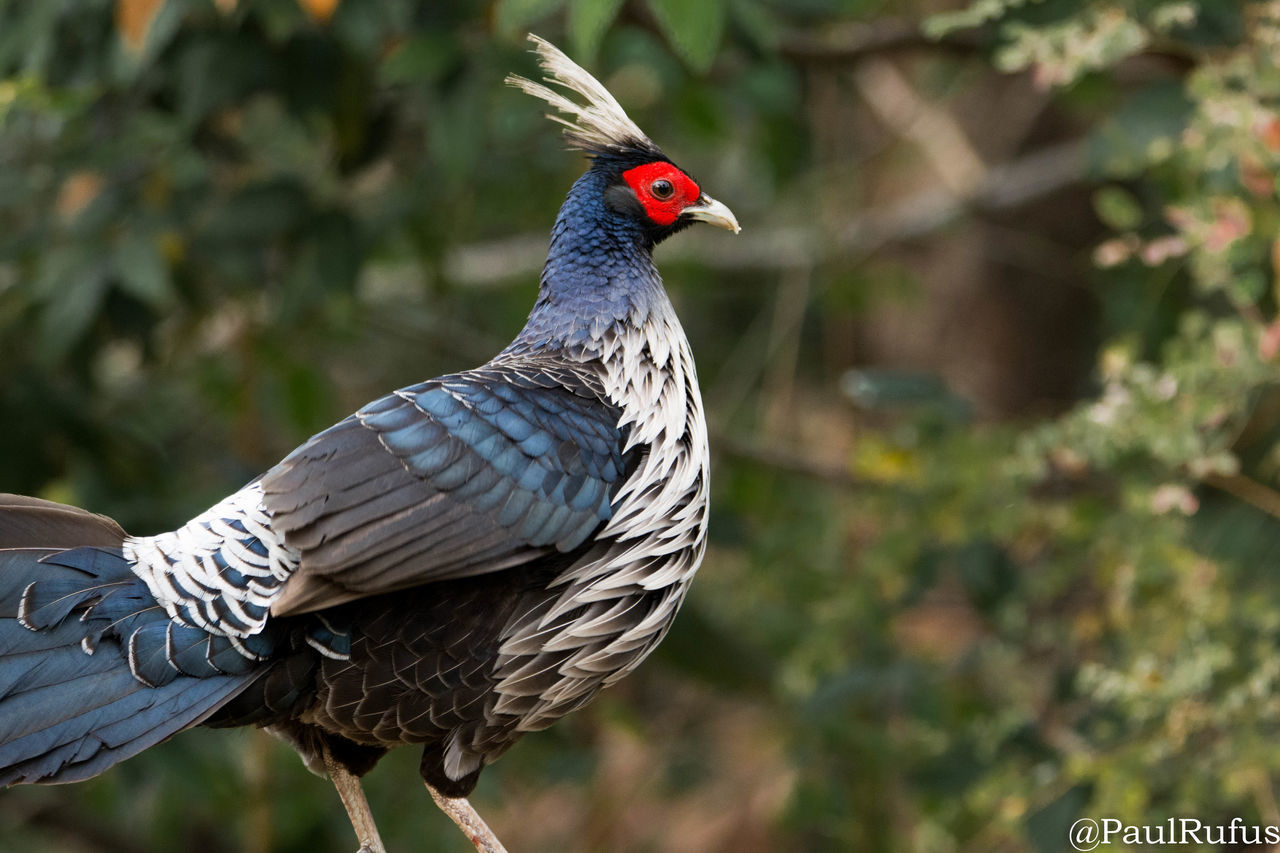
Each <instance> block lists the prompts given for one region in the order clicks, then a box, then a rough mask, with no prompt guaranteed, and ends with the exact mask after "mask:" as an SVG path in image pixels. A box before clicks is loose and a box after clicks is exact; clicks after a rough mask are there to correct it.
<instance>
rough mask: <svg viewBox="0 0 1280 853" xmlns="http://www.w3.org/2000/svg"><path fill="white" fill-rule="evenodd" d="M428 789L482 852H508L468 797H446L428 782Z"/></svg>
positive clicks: (441, 807)
mask: <svg viewBox="0 0 1280 853" xmlns="http://www.w3.org/2000/svg"><path fill="white" fill-rule="evenodd" d="M427 790H428V791H430V792H431V799H433V800H435V801H436V805H437V806H439V807H440V811H442V812H444V813H445V814H447V815H448V816H449V819H450V820H452V821H453V822H454V823H456V824H457V825H458V829H461V830H462V834H463V835H465V836H467V840H468V841H470V842H471V843H472V844H474V845H475V846H476V850H479V851H480V853H507V848H505V847H503V846H502V842H501V841H499V840H498V836H496V835H494V834H493V830H492V829H490V828H489V825H488V824H487V823H485V822H484V819H483V818H482V817H480V815H479V813H477V812H476V810H475V808H474V807H473V806H472V805H471V803H469V802H467V798H466V797H446V796H445V795H444V794H442V793H440V792H439V791H437V790H436V789H435V788H433V787H431V784H430V783H427Z"/></svg>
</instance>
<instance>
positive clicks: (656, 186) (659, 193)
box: [649, 178, 676, 201]
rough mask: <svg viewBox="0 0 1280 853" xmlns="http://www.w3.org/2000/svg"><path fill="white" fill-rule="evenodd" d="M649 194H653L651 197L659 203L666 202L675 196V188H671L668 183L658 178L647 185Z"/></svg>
mask: <svg viewBox="0 0 1280 853" xmlns="http://www.w3.org/2000/svg"><path fill="white" fill-rule="evenodd" d="M649 192H651V193H653V197H654V198H656V199H658V200H659V201H666V200H667V199H669V198H671V196H673V195H675V192H676V188H675V187H673V186H671V182H670V181H668V180H666V179H663V178H659V179H658V180H656V181H654V182H653V183H652V184H650V185H649Z"/></svg>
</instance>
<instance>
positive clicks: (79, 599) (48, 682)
mask: <svg viewBox="0 0 1280 853" xmlns="http://www.w3.org/2000/svg"><path fill="white" fill-rule="evenodd" d="M124 538H125V533H124V531H123V530H122V529H121V528H120V527H119V525H117V524H116V523H115V522H114V521H112V520H110V519H108V518H105V517H103V516H99V515H94V514H92V513H89V512H86V511H84V510H80V509H75V508H73V507H68V506H63V505H61V504H56V503H51V502H49V501H42V500H38V499H35V498H25V497H18V496H15V495H0V787H4V786H6V785H11V784H16V783H20V782H50V783H52V782H75V781H79V780H81V779H87V778H89V777H90V776H95V775H97V774H98V773H101V772H102V771H103V770H106V769H107V768H108V767H111V766H112V765H114V764H116V763H117V762H119V761H123V760H124V759H126V758H129V757H130V756H132V755H136V754H137V753H138V752H141V751H142V750H144V749H146V748H148V747H150V746H153V745H154V744H157V743H159V742H160V741H162V740H165V739H166V738H168V737H170V736H171V735H173V734H175V733H177V732H179V731H182V730H183V729H186V728H189V727H191V726H194V725H196V724H198V723H200V722H201V721H202V720H204V719H205V718H206V717H208V716H209V715H210V714H212V713H213V712H214V711H216V710H217V709H218V708H219V707H220V706H221V705H223V704H224V703H226V702H227V701H229V700H230V699H231V698H232V697H234V696H235V695H237V694H238V693H240V692H241V691H243V690H244V689H245V688H246V687H247V686H248V685H249V684H250V683H252V682H253V680H254V679H255V678H256V677H258V668H257V666H256V665H254V662H252V661H249V660H247V659H246V658H244V657H242V656H240V655H239V654H237V653H235V651H234V650H231V649H229V648H228V647H227V645H226V643H225V641H223V642H219V641H220V640H224V638H218V637H213V636H211V635H209V634H207V633H205V632H203V631H199V630H198V629H194V628H188V627H185V626H182V625H178V624H176V623H174V622H172V621H171V620H170V619H169V617H168V614H167V613H165V611H164V609H163V608H162V607H161V606H160V605H159V604H157V602H156V601H155V599H154V597H153V596H152V595H151V593H150V591H149V590H148V589H147V587H146V585H145V584H144V583H143V582H142V581H141V580H140V579H139V578H138V577H137V576H136V575H134V574H133V572H132V571H130V569H129V564H128V562H127V561H126V560H125V559H124V557H123V555H122V554H121V544H122V543H123V541H124ZM228 652H230V653H228Z"/></svg>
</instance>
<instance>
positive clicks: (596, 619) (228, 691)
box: [0, 37, 738, 850]
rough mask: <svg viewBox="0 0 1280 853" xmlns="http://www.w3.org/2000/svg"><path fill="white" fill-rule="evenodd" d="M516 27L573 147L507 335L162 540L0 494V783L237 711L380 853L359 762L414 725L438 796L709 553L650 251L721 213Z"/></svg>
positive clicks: (110, 761)
mask: <svg viewBox="0 0 1280 853" xmlns="http://www.w3.org/2000/svg"><path fill="white" fill-rule="evenodd" d="M531 38H532V40H533V41H534V42H535V43H536V45H537V47H536V51H537V53H538V55H539V58H540V62H541V65H542V67H543V69H544V71H545V72H546V73H547V75H548V76H547V81H548V82H550V83H555V84H558V85H559V86H561V87H563V88H564V89H566V90H568V91H569V92H571V93H574V94H576V95H577V96H578V97H579V99H580V100H581V103H579V102H578V101H575V100H570V99H569V98H567V97H565V95H563V94H560V93H559V92H556V91H553V90H551V89H549V88H548V87H546V86H544V85H542V84H539V83H534V82H531V81H529V80H524V79H522V78H518V77H512V78H509V81H508V82H510V83H512V84H513V85H516V86H518V87H519V88H521V89H523V90H524V91H525V92H527V93H529V94H531V95H534V96H535V97H538V98H541V99H543V100H545V101H547V102H548V103H549V104H551V105H552V106H553V107H555V108H556V109H557V110H559V111H560V112H561V113H563V114H564V115H565V116H566V117H565V118H557V119H556V120H557V121H560V122H561V123H563V124H564V125H566V127H567V130H566V132H565V137H566V139H567V140H568V142H569V144H570V145H571V146H573V147H575V148H578V149H581V150H583V151H585V152H587V154H589V155H590V157H591V165H590V168H589V169H588V170H587V172H586V173H585V174H584V175H583V176H582V177H581V178H580V179H579V180H578V181H577V182H576V183H575V184H574V185H573V188H572V189H571V190H570V191H569V195H568V198H567V199H566V200H565V203H564V206H563V207H562V208H561V210H560V215H559V217H558V218H557V219H556V223H555V227H554V229H553V230H552V234H551V248H550V252H549V254H548V257H547V262H546V266H545V268H544V270H543V273H542V280H541V287H540V289H539V292H538V299H537V303H536V304H535V305H534V307H533V310H532V312H531V313H530V315H529V319H528V322H527V323H526V325H525V327H524V329H523V330H521V332H520V333H519V335H517V336H516V338H515V340H514V341H513V342H512V343H511V344H510V346H508V347H507V348H506V349H504V350H503V351H502V352H501V353H499V354H498V355H496V356H495V357H494V358H493V359H492V360H491V361H489V362H488V363H487V364H485V365H483V366H481V367H477V368H475V369H473V370H465V371H462V372H460V373H455V374H451V375H448V376H441V377H439V378H436V379H431V380H428V381H426V382H422V383H419V384H417V385H411V386H409V387H407V388H402V389H400V390H398V391H396V392H394V393H392V394H389V395H387V396H386V397H383V398H381V399H379V400H375V401H374V402H372V403H370V404H369V405H367V406H365V407H364V408H363V409H361V410H360V411H358V412H356V413H355V414H354V415H351V416H350V417H348V418H347V419H345V420H343V421H341V422H340V423H338V424H337V425H335V426H333V427H331V428H329V429H327V430H325V431H324V432H321V433H319V434H318V435H316V436H314V437H313V438H312V439H311V440H310V441H308V442H306V443H305V444H303V445H302V446H301V447H299V448H298V449H297V450H295V451H294V452H293V453H291V454H290V455H289V456H288V457H287V458H285V459H284V461H282V462H280V463H279V464H278V465H276V466H275V467H274V468H272V469H271V470H269V471H267V472H266V473H265V474H263V475H262V476H261V477H260V478H258V479H257V480H255V481H254V482H252V483H250V484H249V485H248V486H246V487H245V488H243V489H241V490H240V491H238V492H236V493H235V494H233V495H231V496H229V497H227V498H226V499H225V500H223V501H222V502H220V503H219V504H217V505H216V506H214V507H212V508H211V509H209V510H208V511H207V512H204V513H203V514H201V515H199V516H197V517H196V518H194V519H192V520H191V521H189V522H188V523H187V524H185V525H183V526H182V527H180V528H178V529H177V530H174V531H172V532H169V533H162V534H159V535H157V536H145V537H134V536H128V535H126V534H125V533H124V531H122V530H121V529H120V528H119V527H118V526H117V525H116V524H115V523H114V522H112V521H110V520H108V519H106V518H103V517H101V516H97V515H93V514H91V513H88V512H85V511H83V510H79V509H74V508H71V507H66V506H61V505H58V504H53V503H49V502H46V501H41V500H37V499H33V498H23V497H16V496H4V497H0V785H10V784H15V783H20V782H71V781H76V780H80V779H85V778H88V777H90V776H93V775H95V774H98V773H100V772H102V771H104V770H106V769H107V768H108V767H111V766H112V765H114V764H115V763H116V762H118V761H122V760H123V759H125V758H128V757H129V756H131V755H134V754H136V753H137V752H139V751H141V750H143V749H146V748H147V747H149V746H152V745H153V744H156V743H159V742H160V741H162V740H165V739H166V738H168V737H169V736H171V735H173V734H175V733H176V732H179V731H182V730H183V729H186V728H190V727H192V726H195V725H200V724H203V725H208V726H239V725H249V724H252V725H258V726H263V727H265V728H266V729H267V730H269V731H271V732H272V733H274V734H277V735H279V736H280V737H283V738H285V739H286V740H288V741H289V742H290V743H292V744H293V745H294V746H295V747H296V748H297V749H298V750H299V752H300V753H301V754H302V756H303V758H304V759H305V760H306V761H307V763H308V765H309V766H311V767H312V768H313V769H315V770H317V771H322V770H323V771H328V772H329V774H330V775H331V776H332V777H333V779H334V782H335V785H337V787H338V790H339V793H340V794H341V795H342V798H343V802H344V804H345V805H346V806H347V808H348V812H349V813H350V815H351V817H352V822H353V825H354V826H355V829H356V832H357V835H358V836H359V837H360V841H361V843H362V844H363V845H364V847H365V848H366V849H368V850H379V849H380V848H381V842H380V841H379V840H378V838H377V831H376V829H375V828H374V826H373V822H372V819H371V818H370V817H369V814H368V806H367V804H366V803H365V802H364V797H363V794H362V793H361V791H360V786H359V781H358V778H359V776H361V775H363V774H364V773H366V772H367V771H368V770H369V769H370V768H371V767H372V766H373V765H374V763H375V762H376V761H377V760H378V759H379V758H380V757H381V756H382V755H383V753H385V752H386V750H388V749H389V748H391V747H393V746H399V745H402V744H421V745H422V747H423V753H422V765H421V772H422V778H423V779H424V780H425V782H426V783H427V785H428V786H429V787H430V788H432V789H433V794H435V795H436V796H437V799H438V801H441V802H442V805H446V806H447V805H451V804H452V805H457V803H451V801H452V800H453V798H463V797H465V796H466V795H467V794H469V793H470V791H471V790H472V788H473V787H474V786H475V784H476V779H477V777H478V776H479V774H480V771H481V770H482V769H483V768H484V767H485V765H487V764H489V763H491V762H493V761H494V760H495V759H496V758H497V757H498V756H500V755H501V754H502V753H503V752H505V751H506V750H507V749H508V748H509V747H510V746H511V745H512V744H513V743H514V742H515V741H516V740H517V739H518V738H519V737H520V736H521V735H523V734H524V733H525V732H530V731H537V730H539V729H542V728H545V727H547V726H548V725H550V724H551V723H552V722H554V721H555V720H556V719H558V718H560V717H562V716H563V715H565V714H567V713H569V712H570V711H573V710H574V709H576V708H580V707H582V706H583V705H585V704H586V703H587V702H589V701H590V700H591V699H592V697H593V696H595V694H596V693H597V691H599V690H600V689H601V688H602V687H605V686H607V685H609V684H612V683H613V682H615V681H617V680H618V679H620V678H621V677H622V676H624V675H626V674H627V673H628V672H630V671H631V670H632V669H634V668H635V667H636V666H637V665H638V664H639V663H640V662H641V661H642V660H643V659H644V658H645V656H646V655H648V654H649V652H651V651H652V650H653V648H654V647H655V646H656V645H657V644H658V642H659V641H660V640H661V639H662V637H663V635H664V634H665V632H666V630H667V628H668V627H669V626H670V624H671V621H672V619H673V618H674V617H675V614H676V610H677V609H678V608H679V606H680V602H681V600H682V599H683V598H684V595H685V592H686V591H687V590H688V587H689V582H690V581H691V580H692V578H693V575H694V572H695V571H696V569H697V568H698V563H699V561H700V560H701V558H702V553H703V548H704V545H705V534H706V523H707V489H708V479H707V477H708V470H707V469H708V455H707V435H706V428H705V425H704V422H703V415H702V402H701V399H700V398H699V395H698V384H697V380H696V377H695V375H694V365H693V357H692V355H691V354H690V351H689V344H688V341H687V340H686V339H685V335H684V332H683V331H682V330H681V328H680V323H679V321H678V320H677V319H676V316H675V313H674V311H673V310H672V306H671V303H670V301H669V300H668V299H667V295H666V293H665V292H664V290H663V287H662V281H661V279H660V278H659V276H658V273H657V271H656V270H655V269H654V266H653V262H652V259H651V252H652V250H653V247H654V245H655V244H657V243H658V242H659V241H661V240H663V239H665V238H666V237H668V236H670V235H671V234H674V233H675V232H677V231H680V230H681V229H683V228H684V227H686V226H687V225H689V224H691V223H692V222H694V221H703V222H709V223H711V224H714V225H718V226H721V227H724V228H728V229H731V230H733V231H734V232H737V231H738V224H737V221H736V220H735V219H734V216H733V214H732V213H731V212H730V211H729V209H728V208H727V207H725V206H724V205H723V204H721V203H719V202H717V201H715V200H714V199H712V198H710V197H709V196H707V195H706V194H704V193H703V192H702V191H701V189H700V188H699V186H698V184H697V183H696V182H694V180H693V179H692V178H691V177H689V175H688V174H686V173H685V172H683V171H681V170H680V169H679V168H678V167H676V166H675V165H674V164H673V163H672V162H671V161H670V160H669V159H668V158H667V157H666V155H664V154H663V153H662V151H661V150H660V149H659V148H658V147H657V146H656V145H655V144H654V143H653V142H651V141H650V140H649V138H648V137H646V136H645V135H644V133H642V132H641V131H640V129H639V128H638V127H637V126H636V125H635V124H634V123H633V122H632V121H631V120H630V119H629V118H628V117H627V115H626V114H625V113H624V112H623V110H622V108H621V107H620V106H619V105H618V103H617V101H616V100H614V98H613V97H612V96H611V95H610V94H609V93H608V91H606V90H605V88H604V87H603V86H602V85H601V84H600V83H598V82H597V81H596V80H595V79H594V78H592V77H591V76H590V75H589V74H587V72H586V71H584V70H583V69H582V68H580V67H578V66H577V65H575V64H574V63H573V62H572V61H570V60H569V59H568V58H567V57H566V56H565V55H564V54H563V53H561V52H560V51H559V50H557V49H556V48H555V47H554V46H552V45H551V44H549V43H547V42H546V41H543V40H541V39H538V38H536V37H531ZM463 806H465V801H462V806H460V807H463ZM466 807H467V808H469V806H466ZM455 819H456V817H455Z"/></svg>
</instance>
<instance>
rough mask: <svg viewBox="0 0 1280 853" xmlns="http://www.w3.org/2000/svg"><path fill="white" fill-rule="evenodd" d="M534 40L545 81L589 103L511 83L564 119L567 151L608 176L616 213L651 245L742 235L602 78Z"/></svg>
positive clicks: (517, 80) (608, 195) (518, 80)
mask: <svg viewBox="0 0 1280 853" xmlns="http://www.w3.org/2000/svg"><path fill="white" fill-rule="evenodd" d="M529 40H530V41H531V42H533V43H534V45H535V48H534V52H535V53H537V55H538V64H539V65H540V66H541V67H542V70H543V71H544V72H546V75H547V76H546V77H545V78H544V79H545V80H546V81H547V82H548V83H552V84H555V85H558V86H560V87H563V88H564V89H567V90H569V91H570V92H574V93H576V94H578V95H579V96H581V97H582V99H583V100H585V102H586V103H584V104H580V103H577V102H575V101H573V100H570V99H569V98H567V97H565V95H563V94H561V93H560V92H557V91H555V90H553V89H551V88H550V87H548V86H545V85H543V84H542V83H536V82H534V81H532V80H528V79H526V78H524V77H520V76H518V75H515V74H512V75H510V76H509V77H507V83H509V84H510V85H512V86H515V87H517V88H519V89H522V90H524V91H525V92H527V93H528V94H530V95H533V96H534V97H535V98H541V99H542V100H544V101H546V102H547V103H548V104H550V105H551V106H553V107H555V108H556V109H557V110H559V111H560V112H561V113H563V116H558V115H551V116H548V117H549V118H551V119H552V120H553V121H557V122H559V123H560V124H563V125H564V126H565V132H564V136H565V140H566V141H567V142H568V143H569V146H570V147H571V148H577V149H579V150H581V151H585V152H587V154H589V155H590V156H591V158H592V159H593V161H594V164H593V169H597V170H600V171H602V172H603V173H604V174H605V175H606V176H607V181H606V185H605V188H604V190H603V193H604V197H603V201H604V204H605V205H606V206H607V207H608V208H609V209H610V210H612V211H614V212H615V213H618V214H620V215H622V216H624V217H627V218H630V219H634V220H636V221H637V222H639V223H640V224H641V226H642V227H643V230H644V231H645V233H646V234H647V235H648V237H649V239H650V241H651V242H653V243H657V242H658V241H659V240H662V239H664V238H666V237H668V236H670V235H671V234H674V233H675V232H676V231H679V230H680V229H682V228H685V227H687V226H689V225H691V224H693V223H694V222H706V223H709V224H711V225H715V226H718V227H720V228H726V229H728V230H730V231H732V232H733V233H735V234H737V233H738V232H739V231H741V230H742V229H741V228H739V227H738V220H737V218H736V217H735V216H734V215H733V211H731V210H729V208H728V207H727V206H725V205H724V204H721V203H720V202H718V201H716V200H715V199H713V198H712V197H711V196H709V195H707V194H706V193H704V192H703V191H702V189H701V188H700V187H699V186H698V182H697V181H695V180H694V179H693V178H692V177H691V176H690V175H689V173H688V172H686V171H684V170H683V169H681V168H680V167H679V166H677V165H676V164H675V163H673V162H672V161H671V159H670V158H669V157H667V155H666V154H664V153H662V149H660V148H659V147H658V146H657V145H656V144H654V142H653V141H652V140H650V139H649V137H648V136H646V135H645V133H644V131H642V130H640V128H639V127H638V126H637V125H636V123H635V122H633V121H632V120H631V119H630V118H629V117H628V116H627V114H626V112H625V111H624V110H623V109H622V106H621V105H620V104H619V103H618V101H617V100H616V99H615V98H614V97H613V95H611V94H609V91H608V90H607V89H606V88H605V87H604V86H603V85H601V83H600V82H599V81H598V80H596V79H595V78H594V77H592V76H591V75H590V74H588V73H587V72H586V71H585V70H584V69H583V68H582V67H581V66H579V65H578V64H577V63H575V62H574V61H573V60H571V59H570V58H569V57H567V56H565V55H564V53H563V52H562V51H561V50H560V49H559V48H557V47H556V46H555V45H553V44H551V42H549V41H547V40H546V39H543V38H539V37H538V36H535V35H530V36H529Z"/></svg>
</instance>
